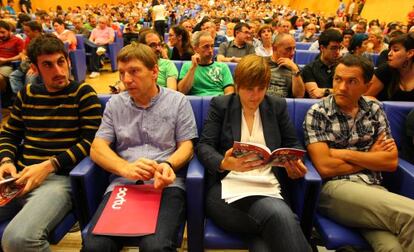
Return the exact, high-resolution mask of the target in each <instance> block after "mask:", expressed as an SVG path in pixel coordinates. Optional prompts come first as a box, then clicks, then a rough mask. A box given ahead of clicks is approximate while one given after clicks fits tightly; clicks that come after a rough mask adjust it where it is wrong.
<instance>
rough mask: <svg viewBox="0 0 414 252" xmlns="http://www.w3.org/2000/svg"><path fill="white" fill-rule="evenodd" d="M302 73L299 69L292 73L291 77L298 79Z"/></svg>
mask: <svg viewBox="0 0 414 252" xmlns="http://www.w3.org/2000/svg"><path fill="white" fill-rule="evenodd" d="M301 72H302V71H300V69H299V70H298V71H297V72H296V73H292V75H293V76H295V77H299V76H300V74H301Z"/></svg>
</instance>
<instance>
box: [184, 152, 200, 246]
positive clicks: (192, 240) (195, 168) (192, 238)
mask: <svg viewBox="0 0 414 252" xmlns="http://www.w3.org/2000/svg"><path fill="white" fill-rule="evenodd" d="M204 173H205V170H204V167H203V165H202V164H201V163H200V161H199V160H198V159H197V156H195V155H194V157H193V159H192V160H191V161H190V164H189V165H188V170H187V178H186V191H187V233H188V250H189V251H203V237H204V186H205V185H204V184H205V183H204V182H205V181H204Z"/></svg>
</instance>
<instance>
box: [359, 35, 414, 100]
mask: <svg viewBox="0 0 414 252" xmlns="http://www.w3.org/2000/svg"><path fill="white" fill-rule="evenodd" d="M389 48H390V52H389V53H388V61H387V64H383V65H381V66H379V67H378V68H377V69H376V70H375V74H374V77H373V78H372V81H371V87H370V88H369V90H368V91H367V92H366V93H365V95H370V96H374V97H377V98H378V99H379V100H381V101H414V88H413V87H414V33H408V34H403V35H400V36H398V37H395V38H393V39H392V40H391V42H390V45H389Z"/></svg>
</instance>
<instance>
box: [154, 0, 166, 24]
mask: <svg viewBox="0 0 414 252" xmlns="http://www.w3.org/2000/svg"><path fill="white" fill-rule="evenodd" d="M152 13H154V16H155V19H154V21H159V20H162V21H165V7H164V5H162V4H159V5H155V6H154V7H152Z"/></svg>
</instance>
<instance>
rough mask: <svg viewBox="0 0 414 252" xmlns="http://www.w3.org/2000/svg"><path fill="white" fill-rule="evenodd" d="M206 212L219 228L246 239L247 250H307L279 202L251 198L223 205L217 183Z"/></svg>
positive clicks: (293, 217) (295, 224)
mask: <svg viewBox="0 0 414 252" xmlns="http://www.w3.org/2000/svg"><path fill="white" fill-rule="evenodd" d="M206 211H207V215H208V216H209V217H210V218H211V219H212V220H213V221H214V223H216V225H218V226H220V227H221V228H222V229H224V230H226V231H229V232H234V233H239V234H241V235H243V236H244V237H246V239H248V240H249V251H259V252H266V251H269V252H271V251H289V252H294V251H298V252H306V251H311V248H310V246H309V244H308V242H307V240H306V238H305V236H304V235H303V233H302V230H301V228H300V225H299V221H298V220H297V216H296V215H295V214H294V213H293V212H292V210H291V209H290V207H289V206H288V205H287V204H286V202H285V201H284V200H282V199H277V198H272V197H265V196H251V197H246V198H243V199H241V200H238V201H236V202H233V203H231V204H227V203H226V202H225V201H224V200H223V199H221V184H215V185H214V186H213V187H212V188H211V189H210V190H209V191H208V193H207V199H206Z"/></svg>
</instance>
